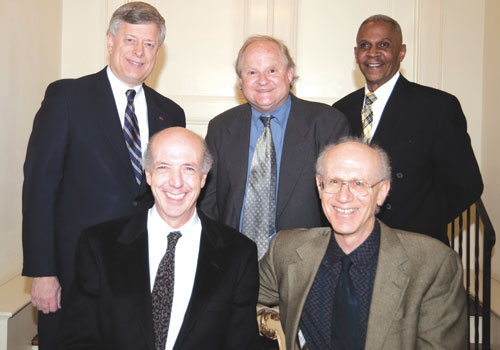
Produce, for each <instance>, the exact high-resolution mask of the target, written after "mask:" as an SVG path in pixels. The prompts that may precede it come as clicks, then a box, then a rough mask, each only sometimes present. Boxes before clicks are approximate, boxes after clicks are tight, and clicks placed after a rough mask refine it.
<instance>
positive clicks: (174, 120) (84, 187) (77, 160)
mask: <svg viewBox="0 0 500 350" xmlns="http://www.w3.org/2000/svg"><path fill="white" fill-rule="evenodd" d="M144 92H145V95H146V102H147V106H148V118H149V131H150V135H152V134H153V133H155V132H157V131H159V130H161V129H164V128H167V127H170V126H185V117H184V111H183V110H182V108H180V107H179V106H178V105H177V104H175V103H174V102H173V101H171V100H169V99H168V98H166V97H163V96H162V95H160V94H158V93H157V92H155V91H154V90H153V89H151V88H149V87H147V86H145V85H144ZM148 191H149V189H148V186H147V185H146V184H143V186H140V187H139V186H138V185H137V183H135V180H134V174H133V170H132V165H131V162H130V158H129V154H128V151H127V147H126V145H125V139H124V137H123V132H122V127H121V124H120V119H119V117H118V112H117V109H116V105H115V100H114V97H113V93H112V91H111V86H110V84H109V81H108V78H107V75H106V69H103V70H102V71H100V72H98V73H96V74H92V75H88V76H85V77H82V78H79V79H65V80H60V81H56V82H54V83H52V84H50V85H49V86H48V87H47V91H46V92H45V98H44V100H43V102H42V105H41V107H40V109H39V111H38V112H37V114H36V116H35V120H34V123H33V131H32V133H31V137H30V140H29V144H28V151H27V154H26V161H25V163H24V185H23V252H24V268H23V275H25V276H32V277H38V276H58V277H59V281H60V283H61V285H62V286H63V297H64V293H65V291H66V288H64V287H65V286H67V285H69V284H68V283H69V281H71V279H72V276H73V255H74V250H75V246H76V242H77V240H78V236H79V234H80V232H81V231H82V230H83V228H85V227H88V226H92V225H94V224H96V223H99V222H103V221H107V220H111V219H113V218H118V217H122V216H125V215H129V214H131V213H132V212H134V211H135V210H137V208H138V206H139V203H140V201H141V198H143V197H145V196H146V197H147V194H148Z"/></svg>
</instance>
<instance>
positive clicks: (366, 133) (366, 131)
mask: <svg viewBox="0 0 500 350" xmlns="http://www.w3.org/2000/svg"><path fill="white" fill-rule="evenodd" d="M376 100H377V96H375V94H374V93H373V92H369V93H368V94H366V96H365V103H364V106H363V109H362V110H361V123H362V125H363V137H364V139H365V141H367V142H369V141H370V139H371V137H372V128H373V110H372V104H373V102H375V101H376Z"/></svg>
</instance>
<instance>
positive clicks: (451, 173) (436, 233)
mask: <svg viewBox="0 0 500 350" xmlns="http://www.w3.org/2000/svg"><path fill="white" fill-rule="evenodd" d="M405 54H406V46H405V45H404V44H403V35H402V33H401V27H400V26H399V24H398V23H397V22H396V21H395V20H394V19H392V18H390V17H388V16H385V15H374V16H371V17H369V18H367V19H366V20H365V21H364V22H363V23H362V24H361V26H360V27H359V30H358V34H357V36H356V47H355V48H354V56H355V58H356V62H357V63H358V65H359V69H360V70H361V73H363V76H364V77H365V80H366V85H365V87H364V88H361V89H359V90H356V91H354V92H352V93H350V94H349V95H347V96H345V97H344V98H342V99H341V100H340V101H338V102H336V103H335V104H334V105H333V106H334V107H336V108H338V109H339V110H341V111H342V112H343V113H344V114H345V115H346V117H347V119H348V120H349V123H350V126H351V130H352V132H353V134H354V135H356V136H361V135H362V136H363V137H364V138H365V139H366V140H368V141H369V142H373V143H376V144H378V145H380V146H381V147H382V148H383V149H384V150H385V151H386V152H387V153H388V154H389V157H390V159H391V164H392V168H393V170H394V171H393V173H394V178H393V179H392V181H393V182H392V188H391V192H390V193H389V196H388V197H387V200H386V201H385V203H384V206H383V207H381V210H380V212H379V213H378V214H377V216H378V218H380V219H381V220H382V221H383V222H384V223H386V224H387V225H390V226H392V227H395V228H399V229H403V230H408V231H414V232H420V233H424V234H427V235H429V236H431V237H435V238H437V239H439V240H441V241H442V242H445V243H448V236H447V225H448V223H449V222H450V221H451V220H452V219H454V218H455V217H457V216H458V215H460V214H461V213H462V212H463V211H464V210H465V209H467V208H468V207H469V206H470V205H471V204H472V203H474V202H475V201H476V200H477V199H479V198H480V196H481V193H482V191H483V182H482V180H481V174H480V172H479V167H478V164H477V162H476V158H475V157H474V152H473V150H472V146H471V142H470V137H469V135H468V134H467V122H466V119H465V116H464V113H463V112H462V108H461V107H460V103H459V102H458V100H457V98H456V97H455V96H452V95H450V94H448V93H446V92H444V91H440V90H437V89H433V88H430V87H427V86H422V85H419V84H415V83H412V82H410V81H408V80H407V79H406V78H405V77H404V76H403V75H401V73H400V72H399V67H400V64H401V62H402V61H403V59H404V57H405Z"/></svg>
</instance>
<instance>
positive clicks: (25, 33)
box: [0, 0, 62, 285]
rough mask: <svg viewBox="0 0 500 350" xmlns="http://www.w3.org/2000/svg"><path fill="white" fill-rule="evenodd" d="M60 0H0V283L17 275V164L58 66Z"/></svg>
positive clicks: (19, 173)
mask: <svg viewBox="0 0 500 350" xmlns="http://www.w3.org/2000/svg"><path fill="white" fill-rule="evenodd" d="M61 8H62V0H36V1H33V0H15V1H14V0H0V33H2V35H3V37H4V43H3V44H2V50H1V54H0V77H1V84H0V108H1V110H2V112H1V113H0V124H1V125H2V128H1V130H2V136H1V137H0V149H1V150H2V154H3V155H2V157H1V159H2V162H1V163H0V173H1V174H2V175H1V176H0V198H2V200H1V202H0V222H1V223H2V225H1V230H0V285H1V284H2V283H4V282H5V281H7V280H9V279H11V278H12V277H14V276H16V275H18V274H19V273H20V272H21V268H22V253H21V186H22V180H23V174H22V165H23V161H24V155H25V153H26V144H27V140H28V136H29V132H30V130H31V124H32V123H33V116H34V114H35V112H36V110H37V109H38V107H39V106H40V101H41V99H42V97H43V93H44V90H45V87H46V86H47V84H48V83H49V82H50V81H52V80H55V79H57V78H59V76H60V68H61V59H60V57H61Z"/></svg>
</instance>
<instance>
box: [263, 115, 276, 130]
mask: <svg viewBox="0 0 500 350" xmlns="http://www.w3.org/2000/svg"><path fill="white" fill-rule="evenodd" d="M271 118H274V117H273V116H270V115H268V116H265V115H261V116H260V117H259V119H260V120H261V121H262V124H264V127H265V128H270V127H271Z"/></svg>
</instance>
